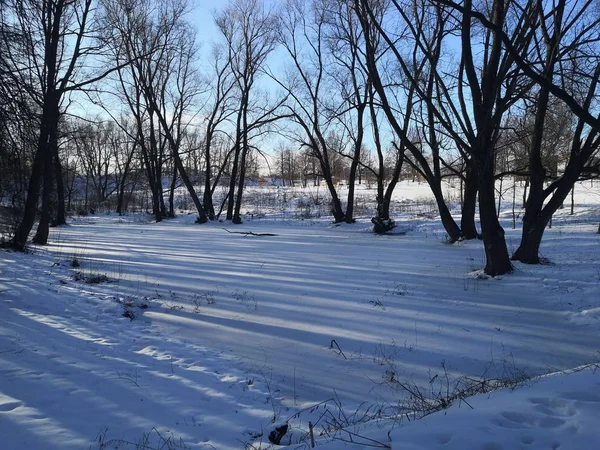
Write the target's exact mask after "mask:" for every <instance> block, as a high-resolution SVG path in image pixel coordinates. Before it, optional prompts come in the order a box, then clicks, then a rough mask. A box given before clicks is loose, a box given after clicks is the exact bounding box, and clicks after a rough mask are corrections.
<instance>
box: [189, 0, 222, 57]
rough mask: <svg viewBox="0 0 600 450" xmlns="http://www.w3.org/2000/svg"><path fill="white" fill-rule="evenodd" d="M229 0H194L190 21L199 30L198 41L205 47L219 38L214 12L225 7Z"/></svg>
mask: <svg viewBox="0 0 600 450" xmlns="http://www.w3.org/2000/svg"><path fill="white" fill-rule="evenodd" d="M228 3H229V0H193V1H192V2H191V7H192V12H191V13H190V22H191V23H192V24H193V25H194V27H195V28H196V30H197V31H198V41H199V42H201V43H202V44H203V47H204V48H206V47H210V43H211V42H212V41H214V40H217V39H218V32H217V28H216V26H215V23H214V19H213V12H214V11H215V10H220V9H222V8H224V7H225V6H226V5H227V4H228Z"/></svg>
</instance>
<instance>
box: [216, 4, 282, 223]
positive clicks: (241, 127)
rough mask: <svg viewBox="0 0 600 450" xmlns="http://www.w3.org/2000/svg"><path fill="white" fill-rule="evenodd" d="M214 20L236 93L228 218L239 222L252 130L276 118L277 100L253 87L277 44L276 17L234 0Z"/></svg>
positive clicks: (262, 9)
mask: <svg viewBox="0 0 600 450" xmlns="http://www.w3.org/2000/svg"><path fill="white" fill-rule="evenodd" d="M215 21H216V24H217V26H218V28H219V30H220V32H221V34H222V36H223V38H224V40H225V42H226V44H227V52H228V59H229V61H230V64H231V69H232V71H233V74H234V78H235V83H236V91H237V92H236V93H237V96H238V105H237V117H236V118H235V140H234V150H233V160H232V170H231V174H230V182H229V193H228V202H227V220H232V221H233V222H234V223H241V217H240V211H241V205H242V195H243V190H244V184H245V179H246V162H247V159H248V156H249V153H250V151H251V149H252V145H251V136H252V132H253V131H257V130H260V129H261V127H263V126H265V125H267V124H269V123H272V122H274V121H275V120H277V117H276V116H275V115H274V112H275V110H276V109H277V106H278V103H279V102H276V104H275V105H272V104H270V103H271V102H270V101H269V98H268V97H267V96H266V95H261V94H260V93H258V95H257V86H256V81H257V78H258V77H259V75H260V73H261V69H262V68H263V65H264V63H265V60H266V59H267V57H268V56H269V54H270V53H271V52H272V51H273V50H274V48H275V45H276V39H275V33H276V30H277V19H276V17H275V15H274V14H273V13H272V12H271V11H270V10H269V9H268V8H267V7H266V6H265V4H263V2H262V1H261V0H233V1H232V2H231V3H230V4H229V5H228V7H227V8H225V9H224V10H222V11H220V12H219V13H218V14H217V15H216V17H215ZM236 185H237V186H236Z"/></svg>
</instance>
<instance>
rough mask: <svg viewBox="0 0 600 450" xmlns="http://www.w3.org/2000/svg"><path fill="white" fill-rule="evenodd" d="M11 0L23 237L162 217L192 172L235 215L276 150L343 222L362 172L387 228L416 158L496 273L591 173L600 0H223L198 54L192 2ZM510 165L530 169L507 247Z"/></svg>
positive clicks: (4, 26)
mask: <svg viewBox="0 0 600 450" xmlns="http://www.w3.org/2000/svg"><path fill="white" fill-rule="evenodd" d="M1 5H2V10H1V12H0V20H1V22H0V201H1V202H2V204H3V206H5V207H10V208H11V211H13V213H14V214H15V216H16V217H17V221H16V226H15V228H14V235H13V237H12V241H11V245H12V246H13V247H14V248H16V249H23V248H24V247H25V244H26V242H27V239H28V237H29V234H30V232H31V230H32V228H33V226H34V224H35V220H36V218H38V219H39V220H38V226H37V230H36V232H35V236H34V237H33V240H34V242H36V243H40V244H43V243H45V242H46V241H47V239H48V228H49V227H50V226H51V225H60V224H63V223H65V221H66V214H67V211H69V210H78V211H80V212H82V213H83V212H85V211H88V210H90V209H95V208H97V207H100V206H102V205H104V206H106V207H110V208H111V209H114V210H115V211H117V212H119V213H123V212H124V211H126V210H127V209H128V208H130V207H133V206H138V207H139V206H142V207H144V208H145V209H149V210H151V211H152V214H153V216H154V219H155V220H156V221H157V222H158V221H161V220H163V219H165V218H168V217H172V216H173V215H174V214H175V193H176V191H179V190H180V189H184V190H185V191H186V193H187V196H188V197H189V199H190V200H191V203H192V204H193V207H194V209H195V211H196V213H197V216H198V222H200V223H203V222H206V221H209V220H215V219H216V218H219V217H220V216H221V215H224V216H225V218H226V220H231V221H232V222H233V223H241V221H242V216H241V211H242V205H243V202H244V188H245V185H246V182H247V179H248V177H249V175H255V173H253V172H256V170H257V169H256V168H257V166H258V165H259V161H260V159H264V160H265V161H270V162H271V169H272V172H273V175H274V176H277V177H278V178H279V179H280V182H282V183H284V184H287V185H295V184H298V183H299V184H301V185H304V186H306V185H309V184H315V183H316V184H320V183H323V184H324V185H325V186H326V190H327V192H328V194H329V195H328V197H329V199H330V202H331V205H330V207H331V214H332V218H333V220H334V221H335V222H348V223H350V222H353V221H354V219H355V214H356V213H355V202H356V186H357V185H358V184H359V183H362V182H363V180H365V179H367V180H369V183H373V184H374V185H375V186H376V194H375V197H376V198H375V200H376V204H377V208H376V213H375V217H373V222H374V223H375V224H376V225H377V224H378V226H379V228H378V230H379V231H385V230H386V229H390V228H392V226H393V221H392V219H393V217H392V211H391V210H390V205H391V198H392V194H393V192H394V189H395V188H396V186H397V184H398V182H399V180H400V179H401V177H402V175H403V174H405V173H406V172H407V171H408V170H410V171H411V173H412V174H413V176H414V177H418V178H419V179H421V180H423V181H425V182H426V183H427V184H428V185H429V187H430V188H431V191H432V193H433V196H434V198H435V202H436V206H437V209H438V212H439V216H440V219H441V223H442V225H443V227H444V229H445V231H446V233H447V235H448V239H449V241H450V242H455V241H458V240H461V239H474V238H481V239H482V240H483V245H484V249H485V255H486V266H485V272H486V273H487V274H489V275H493V276H495V275H500V274H504V273H507V272H510V271H511V269H512V265H511V259H513V260H518V261H521V262H524V263H539V262H540V257H539V249H540V245H541V241H542V237H543V234H544V230H545V229H546V227H547V226H548V224H549V223H550V220H551V218H552V215H553V214H554V213H555V212H556V210H557V209H558V208H559V207H560V206H561V205H562V204H563V203H564V201H565V199H566V198H567V196H568V195H569V193H571V194H572V192H573V188H574V185H575V183H576V182H577V181H579V180H582V179H585V178H589V177H594V176H597V175H598V174H599V172H600V162H599V161H600V158H599V157H598V154H599V148H600V135H599V133H600V119H599V116H598V103H597V101H598V100H597V99H598V91H599V89H598V83H599V77H600V51H599V46H598V44H599V43H598V40H599V39H600V8H599V6H598V4H597V2H595V1H594V0H582V1H579V2H566V1H563V0H488V1H485V2H474V1H473V0H389V1H383V0H351V1H344V0H326V1H319V2H317V1H314V0H282V1H281V3H280V4H277V5H274V4H272V3H271V2H268V3H266V2H263V1H261V0H232V1H231V2H230V4H229V5H228V6H227V7H225V8H224V9H223V10H221V11H218V12H216V13H215V16H214V20H215V25H216V28H217V30H218V33H219V38H218V40H217V42H215V43H214V44H213V45H212V46H211V47H210V48H209V49H208V50H207V51H206V52H205V53H206V54H205V55H204V56H203V57H202V58H201V57H200V55H201V54H202V53H201V50H200V47H199V45H198V43H197V42H196V38H195V34H194V31H193V26H192V24H190V23H189V22H188V20H189V17H190V16H189V15H188V14H187V13H188V12H189V11H190V8H191V6H190V5H189V4H188V3H187V2H186V1H185V0H169V1H167V2H159V1H157V0H122V1H119V2H114V1H112V0H100V1H95V0H75V1H65V0H19V1H17V0H4V1H2V3H1ZM77 105H85V106H84V107H85V108H90V109H93V110H94V115H91V114H83V109H82V108H81V106H77ZM77 116H79V117H77ZM267 137H268V138H269V139H270V141H273V140H274V139H277V140H278V141H279V142H280V146H279V148H277V149H276V150H274V151H273V152H271V155H270V156H267V155H266V154H265V153H264V151H263V150H262V149H261V147H262V146H263V143H264V142H267V141H266V138H267ZM506 177H510V178H512V179H513V182H514V180H516V179H518V180H520V181H522V182H523V183H525V186H526V193H525V194H524V198H523V203H524V209H525V215H524V218H523V234H522V239H521V242H520V245H519V247H518V249H517V250H516V251H515V252H514V254H513V255H510V254H509V252H508V248H507V245H506V240H505V237H504V230H503V228H502V226H501V224H500V221H499V217H498V214H499V209H500V207H499V206H497V203H496V200H501V198H500V199H498V198H497V185H498V183H500V186H502V181H503V180H504V179H505V178H506ZM445 178H453V179H454V180H458V182H459V183H460V186H461V191H462V192H461V204H460V210H461V213H460V219H457V218H456V217H455V215H454V214H453V213H452V209H451V205H450V204H449V200H448V198H446V194H445V192H444V189H443V180H444V179H445ZM340 185H343V186H344V188H345V189H344V191H340V189H339V187H340ZM500 191H502V187H500ZM341 192H344V193H345V197H344V196H342V194H341ZM500 195H502V193H501V192H500ZM477 212H478V213H479V224H480V230H478V229H477V227H476V214H477Z"/></svg>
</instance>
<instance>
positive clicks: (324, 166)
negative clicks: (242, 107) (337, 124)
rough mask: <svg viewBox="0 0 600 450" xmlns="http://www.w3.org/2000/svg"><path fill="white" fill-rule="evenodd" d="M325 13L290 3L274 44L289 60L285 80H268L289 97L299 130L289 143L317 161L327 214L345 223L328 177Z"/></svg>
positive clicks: (301, 1) (316, 5)
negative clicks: (324, 187) (327, 202)
mask: <svg viewBox="0 0 600 450" xmlns="http://www.w3.org/2000/svg"><path fill="white" fill-rule="evenodd" d="M327 25H328V22H327V9H326V7H325V6H324V5H323V4H321V3H320V2H316V1H313V2H309V1H308V0H307V1H305V0H289V1H288V2H287V3H286V7H285V8H284V9H283V12H282V14H281V18H280V27H279V36H278V40H279V42H280V43H281V45H282V47H283V49H284V50H285V52H286V53H287V54H288V55H289V57H290V59H291V67H290V68H289V69H288V70H287V72H286V79H283V80H282V79H280V78H279V77H276V76H274V75H272V78H273V79H274V80H275V81H276V82H278V83H279V85H280V86H281V87H282V88H283V89H284V90H285V91H286V92H287V93H288V94H289V102H288V104H287V105H286V107H287V109H288V110H289V112H290V114H291V115H292V119H293V121H294V122H295V124H296V125H297V127H298V132H297V133H294V136H293V138H294V140H295V141H297V142H298V144H299V145H300V146H301V147H302V148H305V149H307V150H308V151H309V154H310V156H312V157H313V158H314V160H316V161H317V162H318V168H319V171H318V173H314V171H313V175H314V178H315V179H316V178H317V177H322V179H323V180H324V181H325V183H326V185H327V189H328V191H329V194H330V196H331V212H332V215H333V219H334V221H335V222H343V221H344V220H345V212H344V209H343V207H342V203H341V201H340V198H339V195H338V193H337V190H336V187H335V182H334V179H333V173H332V167H331V164H332V158H333V153H334V150H333V149H331V148H329V146H328V142H327V134H328V132H329V131H331V129H332V126H331V120H332V118H331V111H332V110H335V109H336V108H335V107H334V106H333V105H331V104H328V103H330V102H331V101H332V98H331V97H332V96H331V95H328V94H327V92H328V90H327V89H328V86H327V82H328V79H327V75H328V74H327V71H326V66H327V64H328V61H329V59H328V58H329V56H328V53H327V46H326V37H327Z"/></svg>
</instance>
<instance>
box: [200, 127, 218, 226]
mask: <svg viewBox="0 0 600 450" xmlns="http://www.w3.org/2000/svg"><path fill="white" fill-rule="evenodd" d="M210 126H211V124H209V127H210ZM211 142H212V135H211V134H210V132H208V133H207V135H206V147H205V151H204V158H205V160H206V169H205V171H204V194H203V201H202V203H203V204H204V211H205V213H206V216H207V217H208V219H209V220H215V206H214V205H213V198H212V186H211V184H210V179H211V178H212V167H211V164H212V158H211V154H210V152H211Z"/></svg>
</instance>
